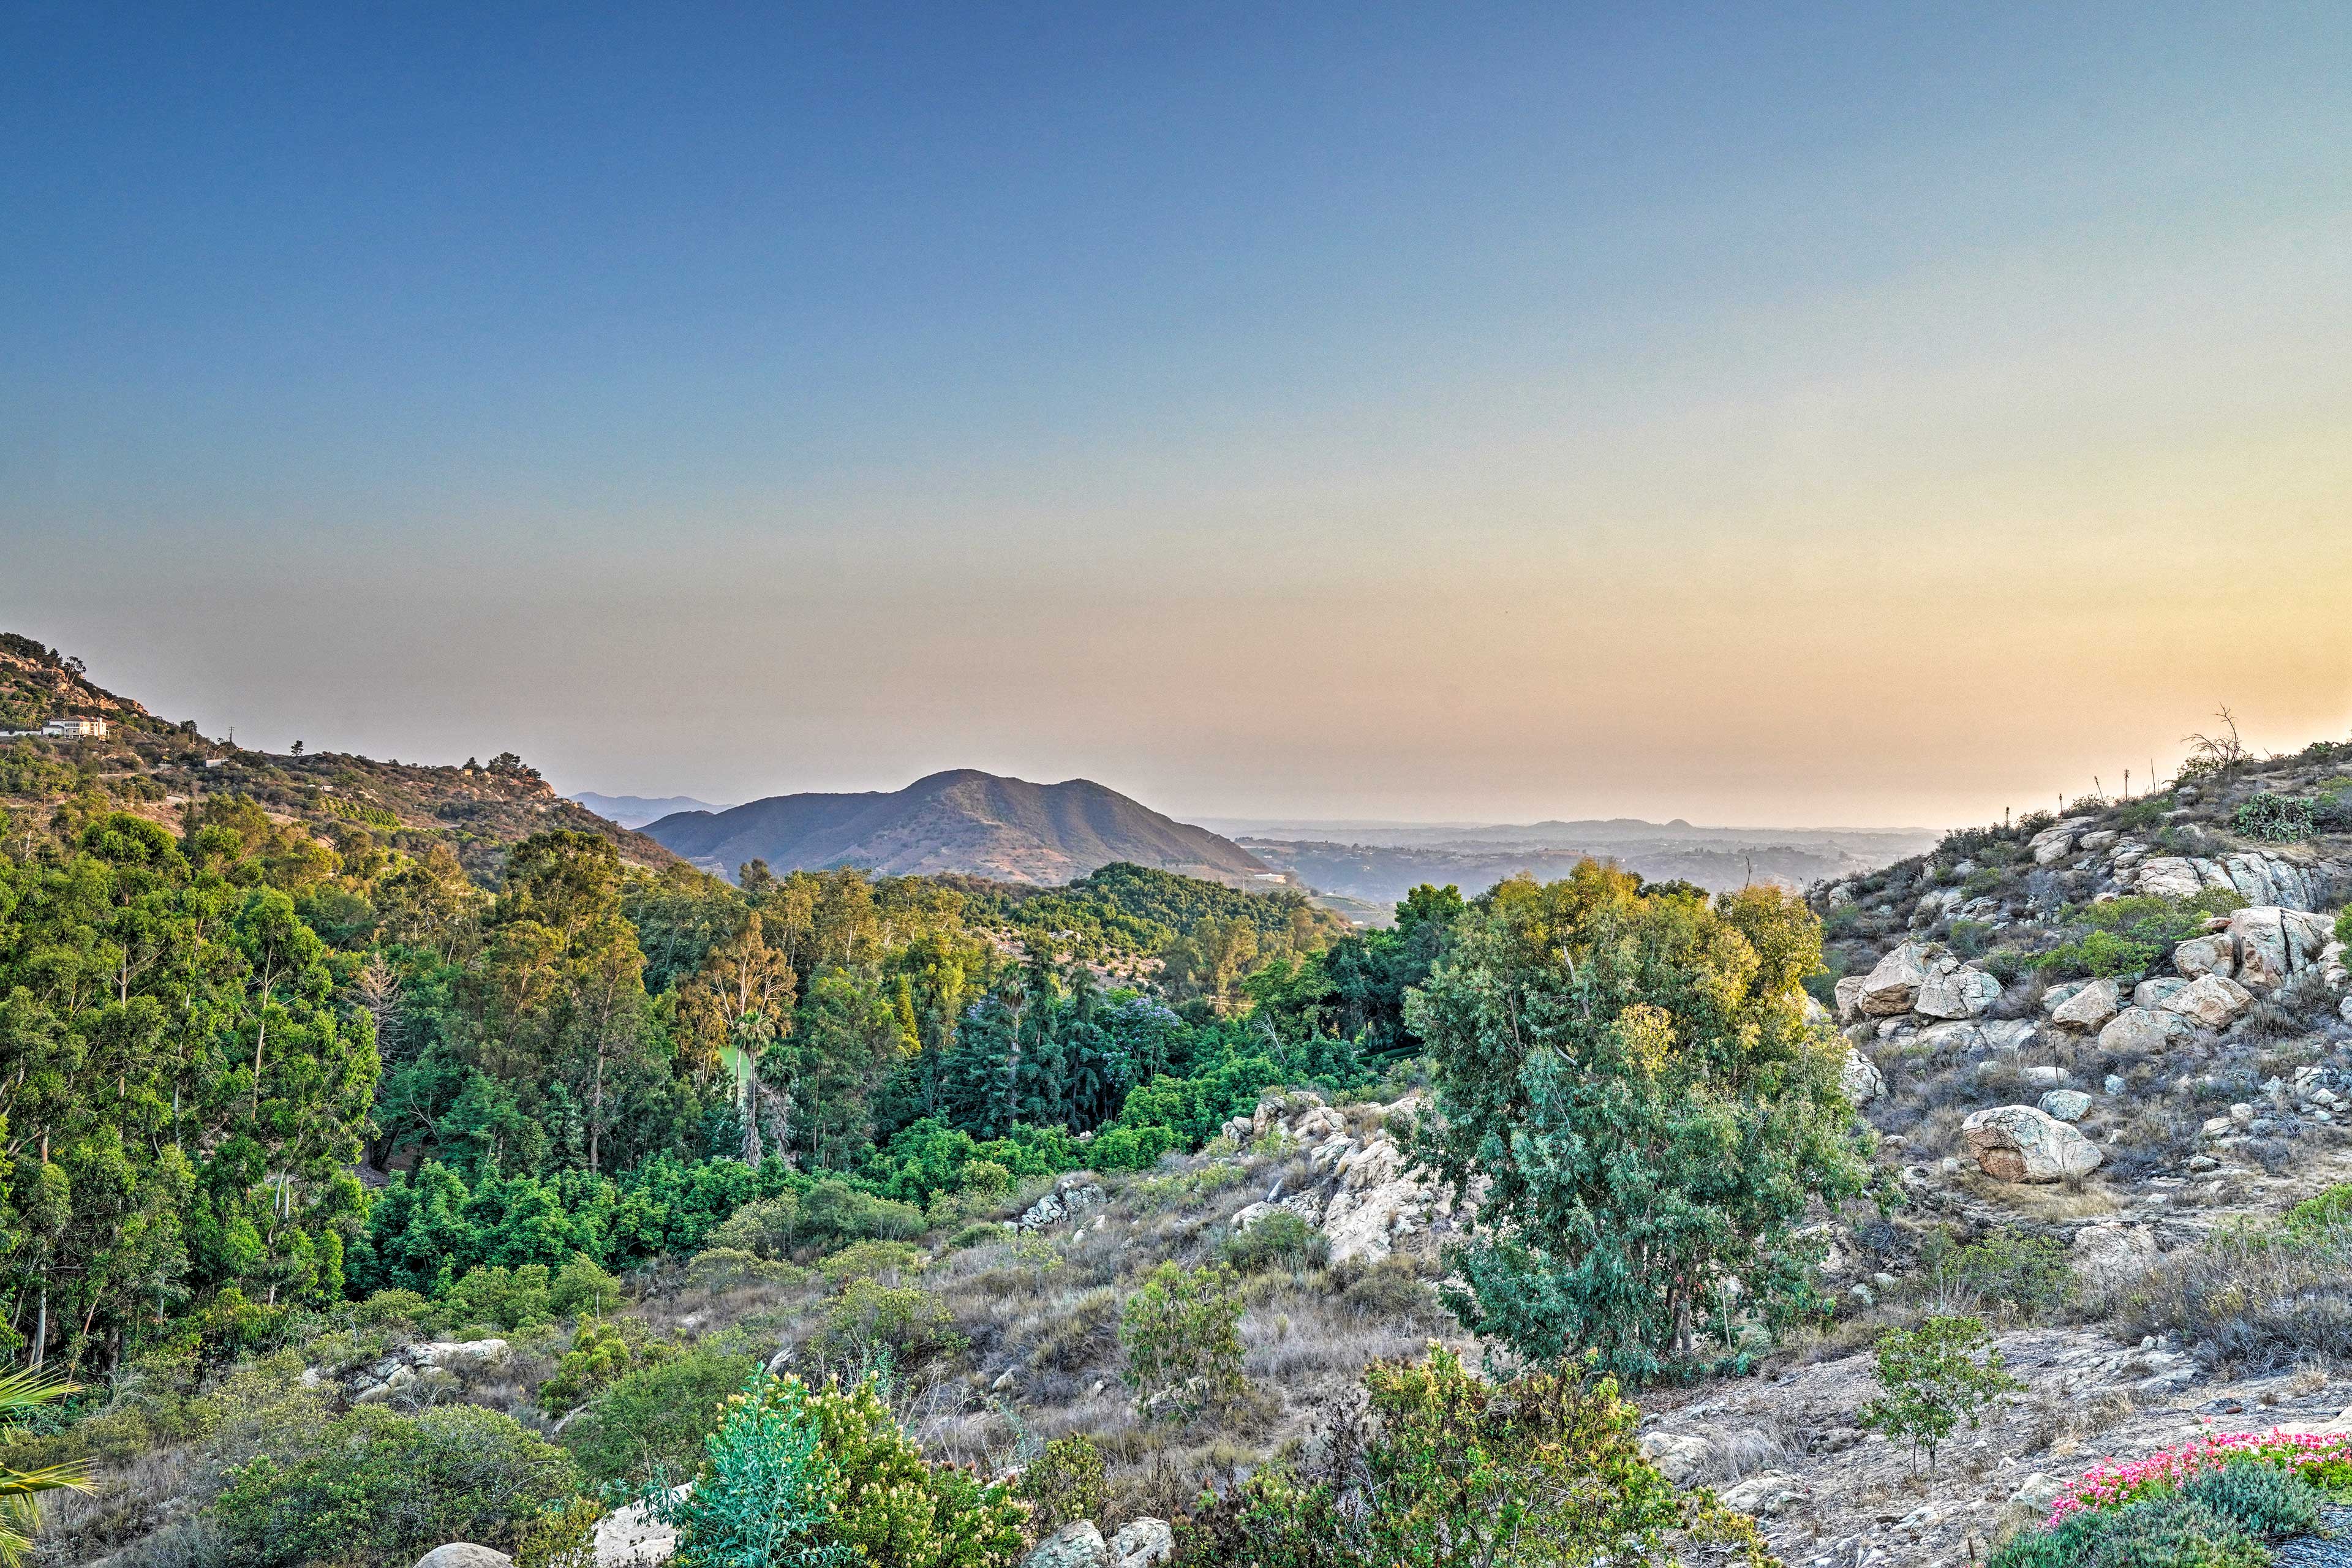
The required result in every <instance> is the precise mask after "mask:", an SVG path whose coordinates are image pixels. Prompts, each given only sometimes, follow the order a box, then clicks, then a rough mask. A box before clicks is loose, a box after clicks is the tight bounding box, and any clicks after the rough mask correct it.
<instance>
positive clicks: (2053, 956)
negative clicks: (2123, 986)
mask: <svg viewBox="0 0 2352 1568" xmlns="http://www.w3.org/2000/svg"><path fill="white" fill-rule="evenodd" d="M2158 951H2159V950H2158V946H2157V944H2156V943H2155V942H2136V941H2133V940H2132V939H2131V938H2129V937H2123V936H2117V935H2116V933H2115V932H2114V931H2097V930H2094V931H2085V932H2084V934H2083V936H2082V938H2081V939H2080V940H2079V941H2075V942H2063V943H2061V944H2060V945H2058V946H2056V947H2053V948H2052V949H2051V950H2050V951H2049V952H2045V953H2043V954H2042V956H2041V957H2039V958H2037V959H2035V960H2034V961H2033V966H2034V967H2035V968H2036V969H2039V970H2041V971H2042V973H2044V974H2048V975H2052V976H2053V977H2055V978H2059V979H2077V978H2080V977H2081V976H2083V975H2086V974H2088V975H2095V976H2097V977H2098V978H2100V979H2103V980H2112V979H2115V978H2116V976H2118V975H2127V974H2139V973H2145V972H2146V971H2147V966H2148V965H2149V964H2151V963H2155V962H2156V958H2157V953H2158Z"/></svg>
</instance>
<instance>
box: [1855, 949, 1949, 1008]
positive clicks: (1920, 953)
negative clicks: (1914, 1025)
mask: <svg viewBox="0 0 2352 1568" xmlns="http://www.w3.org/2000/svg"><path fill="white" fill-rule="evenodd" d="M1929 962H1930V959H1929V954H1928V951H1927V948H1925V947H1923V946H1921V945H1920V944H1919V943H1917V942H1905V943H1903V944H1902V945H1901V946H1900V947H1897V948H1895V950H1894V951H1893V952H1889V953H1888V954H1887V955H1886V956H1885V957H1884V958H1882V959H1880V960H1879V961H1878V963H1877V964H1876V965H1875V966H1874V967H1873V968H1872V970H1871V972H1870V973H1869V975H1868V976H1867V977H1866V978H1865V979H1864V981H1863V985H1862V991H1861V993H1860V994H1859V996H1858V997H1857V999H1856V1005H1857V1006H1859V1007H1860V1008H1861V1009H1862V1011H1863V1013H1864V1014H1865V1015H1866V1016H1870V1017H1873V1018H1886V1017H1892V1016H1895V1014H1897V1013H1908V1012H1910V1011H1911V1005H1912V1004H1913V1003H1914V1002H1916V1001H1917V1000H1918V997H1919V987H1921V986H1922V985H1925V984H1927V982H1928V980H1929V979H1930V978H1931V974H1930V972H1929V970H1928V963H1929Z"/></svg>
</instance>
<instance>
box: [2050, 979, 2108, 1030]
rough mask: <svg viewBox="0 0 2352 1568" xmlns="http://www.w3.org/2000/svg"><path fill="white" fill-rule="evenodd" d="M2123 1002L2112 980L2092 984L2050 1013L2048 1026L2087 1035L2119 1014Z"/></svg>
mask: <svg viewBox="0 0 2352 1568" xmlns="http://www.w3.org/2000/svg"><path fill="white" fill-rule="evenodd" d="M2122 1002H2123V998H2122V996H2121V995H2120V994H2118V993H2117V992H2116V983H2115V982H2114V981H2112V980H2094V981H2092V982H2091V983H2090V984H2088V985H2085V986H2084V987H2082V988H2081V989H2080V990H2078V991H2076V992H2075V993H2074V994H2073V995H2072V996H2069V997H2067V998H2066V1000H2064V1001H2063V1002H2061V1003H2060V1004H2058V1005H2057V1006H2055V1007H2053V1008H2052V1009H2051V1010H2050V1022H2051V1023H2053V1025H2055V1026H2058V1027H2059V1028H2062V1029H2081V1030H2083V1031H2084V1032H2086V1033H2087V1032H2088V1031H2090V1030H2093V1029H2100V1028H2105V1026H2106V1024H2107V1021H2108V1020H2109V1019H2111V1018H2113V1017H2114V1016H2116V1013H2117V1012H2118V1011H2120V1010H2121V1007H2122Z"/></svg>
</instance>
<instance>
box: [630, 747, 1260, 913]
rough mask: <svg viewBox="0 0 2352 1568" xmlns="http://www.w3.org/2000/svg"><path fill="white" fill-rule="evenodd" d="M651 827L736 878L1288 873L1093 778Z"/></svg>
mask: <svg viewBox="0 0 2352 1568" xmlns="http://www.w3.org/2000/svg"><path fill="white" fill-rule="evenodd" d="M646 833H647V834H649V835H650V836H651V837H654V838H656V839H657V840H658V841H660V842H661V843H662V844H664V845H666V846H667V847H669V848H671V849H673V850H675V851H676V852H677V853H678V854H679V855H682V856H684V857H686V858H688V859H689V860H692V861H693V862H695V863H696V864H697V865H698V866H702V867H704V868H707V869H709V870H712V871H716V872H718V873H719V875H721V876H725V877H732V876H734V875H735V874H736V872H737V871H738V869H739V868H741V867H742V866H744V865H747V864H749V863H750V862H751V861H753V860H760V861H764V862H765V863H766V864H767V866H768V867H769V868H770V869H772V870H775V871H787V870H824V869H826V868H831V867H835V866H862V867H864V868H866V869H867V870H870V871H877V872H883V873H886V874H890V875H896V876H916V875H940V874H956V875H963V876H975V877H987V878H990V879H994V880H997V881H1009V882H1036V883H1040V884H1051V883H1056V882H1066V881H1069V880H1071V879H1074V878H1077V877H1083V876H1085V875H1086V874H1087V872H1089V871H1095V870H1098V869H1100V868H1103V867H1105V866H1108V865H1110V864H1112V863H1113V862H1115V861H1121V860H1124V861H1128V862H1129V863H1131V864H1134V865H1138V866H1149V867H1151V868H1154V869H1157V870H1162V871H1177V872H1181V873H1182V874H1184V875H1186V876H1188V877H1201V878H1205V879H1210V880H1213V881H1220V882H1230V883H1234V884H1235V885H1237V886H1250V885H1265V886H1277V885H1280V883H1281V882H1282V881H1283V879H1282V878H1281V877H1280V876H1279V875H1278V874H1276V872H1274V871H1272V870H1271V869H1270V868H1268V867H1267V866H1266V864H1265V862H1264V861H1263V860H1260V859H1259V858H1257V857H1255V855H1252V854H1250V853H1249V852H1248V851H1247V850H1245V849H1244V848H1242V847H1240V846H1239V845H1237V844H1235V843H1234V841H1233V840H1232V839H1230V838H1224V837H1219V836H1218V835H1216V834H1214V833H1211V832H1210V831H1209V830H1208V829H1206V828H1203V827H1194V826H1191V825H1189V824H1186V823H1181V822H1178V821H1176V820H1174V819H1173V818H1172V817H1168V816H1161V815H1160V813H1159V812H1156V811H1153V810H1151V809H1150V807H1148V806H1146V805H1142V804H1140V803H1139V802H1137V801H1134V800H1130V799H1129V798H1128V797H1127V796H1126V795H1121V794H1119V793H1118V791H1117V790H1113V789H1107V788H1105V787H1104V786H1103V785H1101V784H1095V783H1093V782H1092V781H1090V780H1087V779H1070V780H1067V781H1066V782H1064V783H1062V784H1031V783H1029V782H1028V781H1026V780H1025V779H1009V778H999V777H997V776H996V775H995V774H993V773H979V772H976V771H974V770H972V769H970V768H962V769H957V770H954V771H951V772H949V773H933V774H931V775H930V776H929V778H923V779H918V780H916V781H915V782H914V783H913V784H908V786H907V787H906V788H905V789H902V790H897V791H893V792H891V793H889V794H881V793H878V792H877V793H867V794H862V795H774V796H771V797H770V798H768V799H766V800H755V801H753V802H751V804H750V805H739V806H735V807H733V808H731V809H730V810H726V811H720V812H706V811H688V812H680V813H677V815H675V816H666V817H663V818H661V819H660V820H658V821H656V822H653V823H649V824H647V825H646Z"/></svg>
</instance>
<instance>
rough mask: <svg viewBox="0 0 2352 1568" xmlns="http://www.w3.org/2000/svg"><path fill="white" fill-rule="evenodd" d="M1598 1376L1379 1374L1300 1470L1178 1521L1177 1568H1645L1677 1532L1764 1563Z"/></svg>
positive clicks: (1252, 1482) (1286, 1468)
mask: <svg viewBox="0 0 2352 1568" xmlns="http://www.w3.org/2000/svg"><path fill="white" fill-rule="evenodd" d="M1590 1371H1591V1363H1587V1365H1586V1366H1585V1367H1582V1368H1580V1367H1576V1366H1573V1365H1571V1366H1570V1367H1569V1368H1567V1369H1565V1370H1564V1371H1561V1372H1557V1373H1554V1372H1532V1373H1527V1374H1526V1375H1524V1376H1522V1377H1520V1378H1518V1379H1517V1380H1515V1381H1513V1382H1511V1383H1508V1384H1489V1383H1486V1382H1484V1381H1482V1380H1481V1379H1479V1378H1477V1377H1475V1376H1474V1375H1472V1374H1471V1373H1468V1372H1466V1371H1465V1370H1464V1368H1463V1366H1462V1363H1461V1362H1460V1361H1459V1360H1458V1359H1457V1358H1456V1357H1455V1356H1454V1355H1453V1354H1452V1353H1451V1352H1447V1351H1444V1350H1433V1351H1432V1352H1431V1354H1430V1356H1429V1358H1428V1359H1427V1360H1426V1361H1423V1362H1419V1363H1407V1362H1379V1363H1374V1364H1373V1365H1372V1366H1371V1367H1370V1368H1369V1369H1368V1370H1367V1371H1366V1372H1365V1374H1364V1396H1363V1399H1362V1401H1361V1402H1360V1404H1357V1405H1339V1406H1338V1407H1336V1408H1335V1409H1333V1410H1332V1412H1331V1413H1330V1414H1329V1415H1328V1416H1327V1418H1326V1420H1325V1422H1324V1424H1323V1429H1322V1430H1321V1431H1320V1432H1319V1433H1318V1435H1317V1440H1316V1441H1315V1442H1313V1443H1311V1444H1310V1445H1308V1447H1307V1458H1306V1459H1304V1460H1303V1461H1301V1462H1299V1463H1297V1464H1296V1465H1291V1464H1285V1463H1282V1462H1276V1463H1274V1464H1270V1465H1267V1466H1265V1467H1263V1468H1260V1469H1259V1470H1257V1471H1256V1472H1255V1474H1254V1475H1252V1476H1251V1477H1250V1479H1248V1480H1246V1481H1244V1482H1242V1483H1241V1484H1239V1485H1238V1486H1235V1487H1234V1488H1233V1489H1230V1490H1229V1491H1227V1492H1226V1493H1225V1494H1224V1495H1223V1496H1222V1497H1217V1498H1213V1499H1208V1500H1204V1506H1202V1508H1201V1509H1199V1510H1196V1511H1195V1512H1194V1513H1193V1514H1192V1516H1190V1517H1188V1518H1185V1519H1181V1520H1180V1521H1177V1526H1176V1562H1177V1563H1179V1564H1181V1565H1184V1568H1192V1565H1195V1564H1199V1565H1202V1568H1206V1565H1210V1564H1215V1565H1218V1568H1223V1565H1225V1564H1232V1563H1255V1564H1259V1565H1261V1568H1342V1565H1361V1564H1388V1563H1431V1564H1435V1563H1595V1562H1611V1561H1613V1562H1619V1563H1649V1562H1654V1561H1657V1560H1659V1559H1660V1557H1661V1556H1662V1555H1664V1552H1663V1551H1662V1548H1663V1547H1664V1543H1665V1542H1666V1539H1667V1538H1668V1537H1669V1536H1670V1535H1675V1534H1683V1533H1687V1534H1690V1535H1693V1536H1696V1537H1698V1538H1700V1539H1702V1540H1706V1541H1710V1542H1719V1543H1723V1544H1727V1545H1729V1546H1730V1547H1732V1548H1733V1549H1734V1550H1735V1551H1737V1552H1738V1553H1739V1554H1740V1555H1741V1556H1743V1557H1744V1558H1745V1559H1746V1561H1747V1562H1748V1563H1750V1564H1751V1565H1757V1568H1760V1565H1761V1564H1763V1563H1768V1562H1769V1561H1770V1559H1769V1556H1768V1555H1767V1553H1766V1552H1765V1551H1764V1547H1763V1542H1762V1541H1761V1540H1760V1538H1759V1536H1758V1534H1757V1532H1756V1527H1755V1525H1754V1523H1753V1521H1749V1520H1747V1519H1744V1518H1741V1517H1740V1516H1738V1515H1736V1514H1733V1513H1731V1512H1729V1511H1728V1510H1726V1509H1725V1508H1724V1507H1723V1505H1722V1504H1721V1503H1719V1502H1717V1500H1716V1499H1715V1496H1714V1494H1713V1493H1711V1492H1706V1491H1696V1490H1695V1491H1681V1490H1678V1489H1676V1488H1675V1486H1674V1485H1673V1484H1672V1483H1671V1482H1669V1481H1668V1480H1667V1479H1665V1478H1664V1476H1663V1475H1661V1474H1659V1472H1658V1470H1657V1469H1656V1468H1655V1467H1654V1466H1653V1465H1652V1464H1651V1463H1650V1462H1649V1461H1648V1460H1647V1459H1645V1458H1643V1456H1642V1453H1641V1450H1640V1448H1639V1447H1636V1445H1635V1442H1634V1437H1633V1431H1634V1426H1635V1425H1636V1423H1637V1422H1638V1421H1639V1419H1640V1413H1639V1412H1638V1411H1636V1410H1635V1409H1634V1408H1633V1406H1632V1405H1628V1404H1626V1403H1625V1402H1624V1401H1623V1400H1622V1399H1620V1398H1619V1397H1618V1394H1617V1384H1616V1381H1615V1380H1614V1379H1613V1378H1610V1377H1606V1376H1601V1377H1589V1376H1588V1375H1587V1374H1588V1373H1589V1372H1590Z"/></svg>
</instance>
